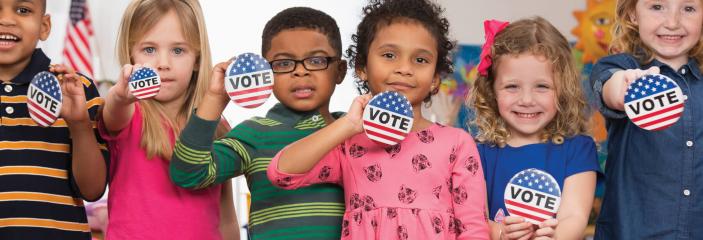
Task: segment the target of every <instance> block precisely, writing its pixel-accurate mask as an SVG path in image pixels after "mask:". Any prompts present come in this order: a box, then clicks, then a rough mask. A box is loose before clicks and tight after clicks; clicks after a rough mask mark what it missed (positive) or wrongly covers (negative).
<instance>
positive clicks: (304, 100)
mask: <svg viewBox="0 0 703 240" xmlns="http://www.w3.org/2000/svg"><path fill="white" fill-rule="evenodd" d="M264 54H265V57H266V60H268V61H269V62H270V61H275V60H280V59H294V60H302V59H306V58H309V57H335V58H334V59H332V60H331V61H330V62H329V63H328V64H329V65H328V66H327V68H326V69H324V70H314V71H311V70H307V69H306V68H305V67H304V66H303V64H302V63H297V66H295V70H294V71H292V72H289V73H276V74H275V80H274V81H275V82H274V84H273V94H274V95H275V96H276V98H277V99H278V100H279V101H280V102H281V103H283V104H284V105H286V106H288V107H290V108H292V109H294V110H296V111H311V110H317V109H320V110H321V111H322V112H326V111H327V108H328V106H329V101H330V97H331V96H332V93H333V92H334V89H335V86H336V85H337V84H340V83H342V80H343V79H344V75H345V74H346V69H347V66H346V61H344V60H341V59H339V58H338V57H337V56H338V55H339V54H338V53H337V52H336V51H334V48H332V46H331V45H330V41H329V39H328V37H327V36H326V35H325V34H323V33H321V32H320V31H317V30H314V29H307V28H294V29H289V30H283V31H281V32H279V33H278V34H276V35H275V36H274V37H273V38H271V48H270V49H269V50H268V52H266V53H264Z"/></svg>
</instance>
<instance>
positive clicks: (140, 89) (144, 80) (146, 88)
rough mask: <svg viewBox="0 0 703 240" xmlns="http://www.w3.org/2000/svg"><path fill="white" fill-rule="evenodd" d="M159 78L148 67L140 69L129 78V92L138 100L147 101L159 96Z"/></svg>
mask: <svg viewBox="0 0 703 240" xmlns="http://www.w3.org/2000/svg"><path fill="white" fill-rule="evenodd" d="M160 89H161V78H160V77H159V74H158V73H156V71H154V69H152V68H150V67H141V68H139V69H137V71H134V72H133V73H132V76H129V91H130V92H131V93H132V95H134V96H135V97H137V98H138V99H147V98H151V97H154V96H156V94H159V90H160Z"/></svg>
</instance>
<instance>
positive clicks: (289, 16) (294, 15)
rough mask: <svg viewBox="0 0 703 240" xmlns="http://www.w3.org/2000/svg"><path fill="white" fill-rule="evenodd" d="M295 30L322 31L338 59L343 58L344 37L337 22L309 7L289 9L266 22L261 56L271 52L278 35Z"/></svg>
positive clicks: (262, 35) (262, 36) (262, 37)
mask: <svg viewBox="0 0 703 240" xmlns="http://www.w3.org/2000/svg"><path fill="white" fill-rule="evenodd" d="M293 28H306V29H314V30H317V31H320V33H322V34H324V35H325V36H327V40H328V41H329V43H330V46H332V49H334V50H335V51H336V54H337V57H338V56H341V54H342V37H340V34H339V26H337V22H336V21H335V20H334V18H332V17H330V15H327V14H326V13H324V12H322V11H320V10H316V9H312V8H309V7H292V8H287V9H285V10H283V11H281V12H279V13H278V14H276V16H273V18H271V20H269V21H268V22H266V26H265V27H264V32H263V33H262V34H261V54H263V55H266V53H267V52H268V51H269V50H271V39H273V37H274V36H276V34H278V33H280V32H281V31H284V30H288V29H293Z"/></svg>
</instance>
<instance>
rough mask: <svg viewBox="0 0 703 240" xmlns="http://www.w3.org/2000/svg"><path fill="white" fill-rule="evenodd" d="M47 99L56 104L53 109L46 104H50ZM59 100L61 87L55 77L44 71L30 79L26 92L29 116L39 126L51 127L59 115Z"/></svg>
mask: <svg viewBox="0 0 703 240" xmlns="http://www.w3.org/2000/svg"><path fill="white" fill-rule="evenodd" d="M32 93H34V94H32ZM49 99H51V100H52V101H54V102H56V103H57V104H56V105H54V106H53V107H52V105H50V104H46V103H48V102H51V101H49ZM61 99H62V97H61V86H60V85H59V80H58V79H56V76H54V74H51V73H50V72H46V71H44V72H40V73H38V74H37V75H35V76H34V78H33V79H32V82H31V83H30V85H29V91H28V92H27V108H28V109H29V116H30V117H31V118H32V120H34V122H36V123H37V124H39V126H42V127H48V126H51V124H53V123H54V122H55V121H56V119H57V118H58V117H59V113H61ZM52 110H53V111H52Z"/></svg>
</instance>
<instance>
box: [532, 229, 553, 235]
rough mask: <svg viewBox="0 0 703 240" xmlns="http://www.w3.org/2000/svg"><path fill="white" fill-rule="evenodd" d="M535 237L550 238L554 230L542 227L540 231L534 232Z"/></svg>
mask: <svg viewBox="0 0 703 240" xmlns="http://www.w3.org/2000/svg"><path fill="white" fill-rule="evenodd" d="M535 235H536V236H541V237H552V236H554V228H552V227H542V228H540V229H537V231H535Z"/></svg>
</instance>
